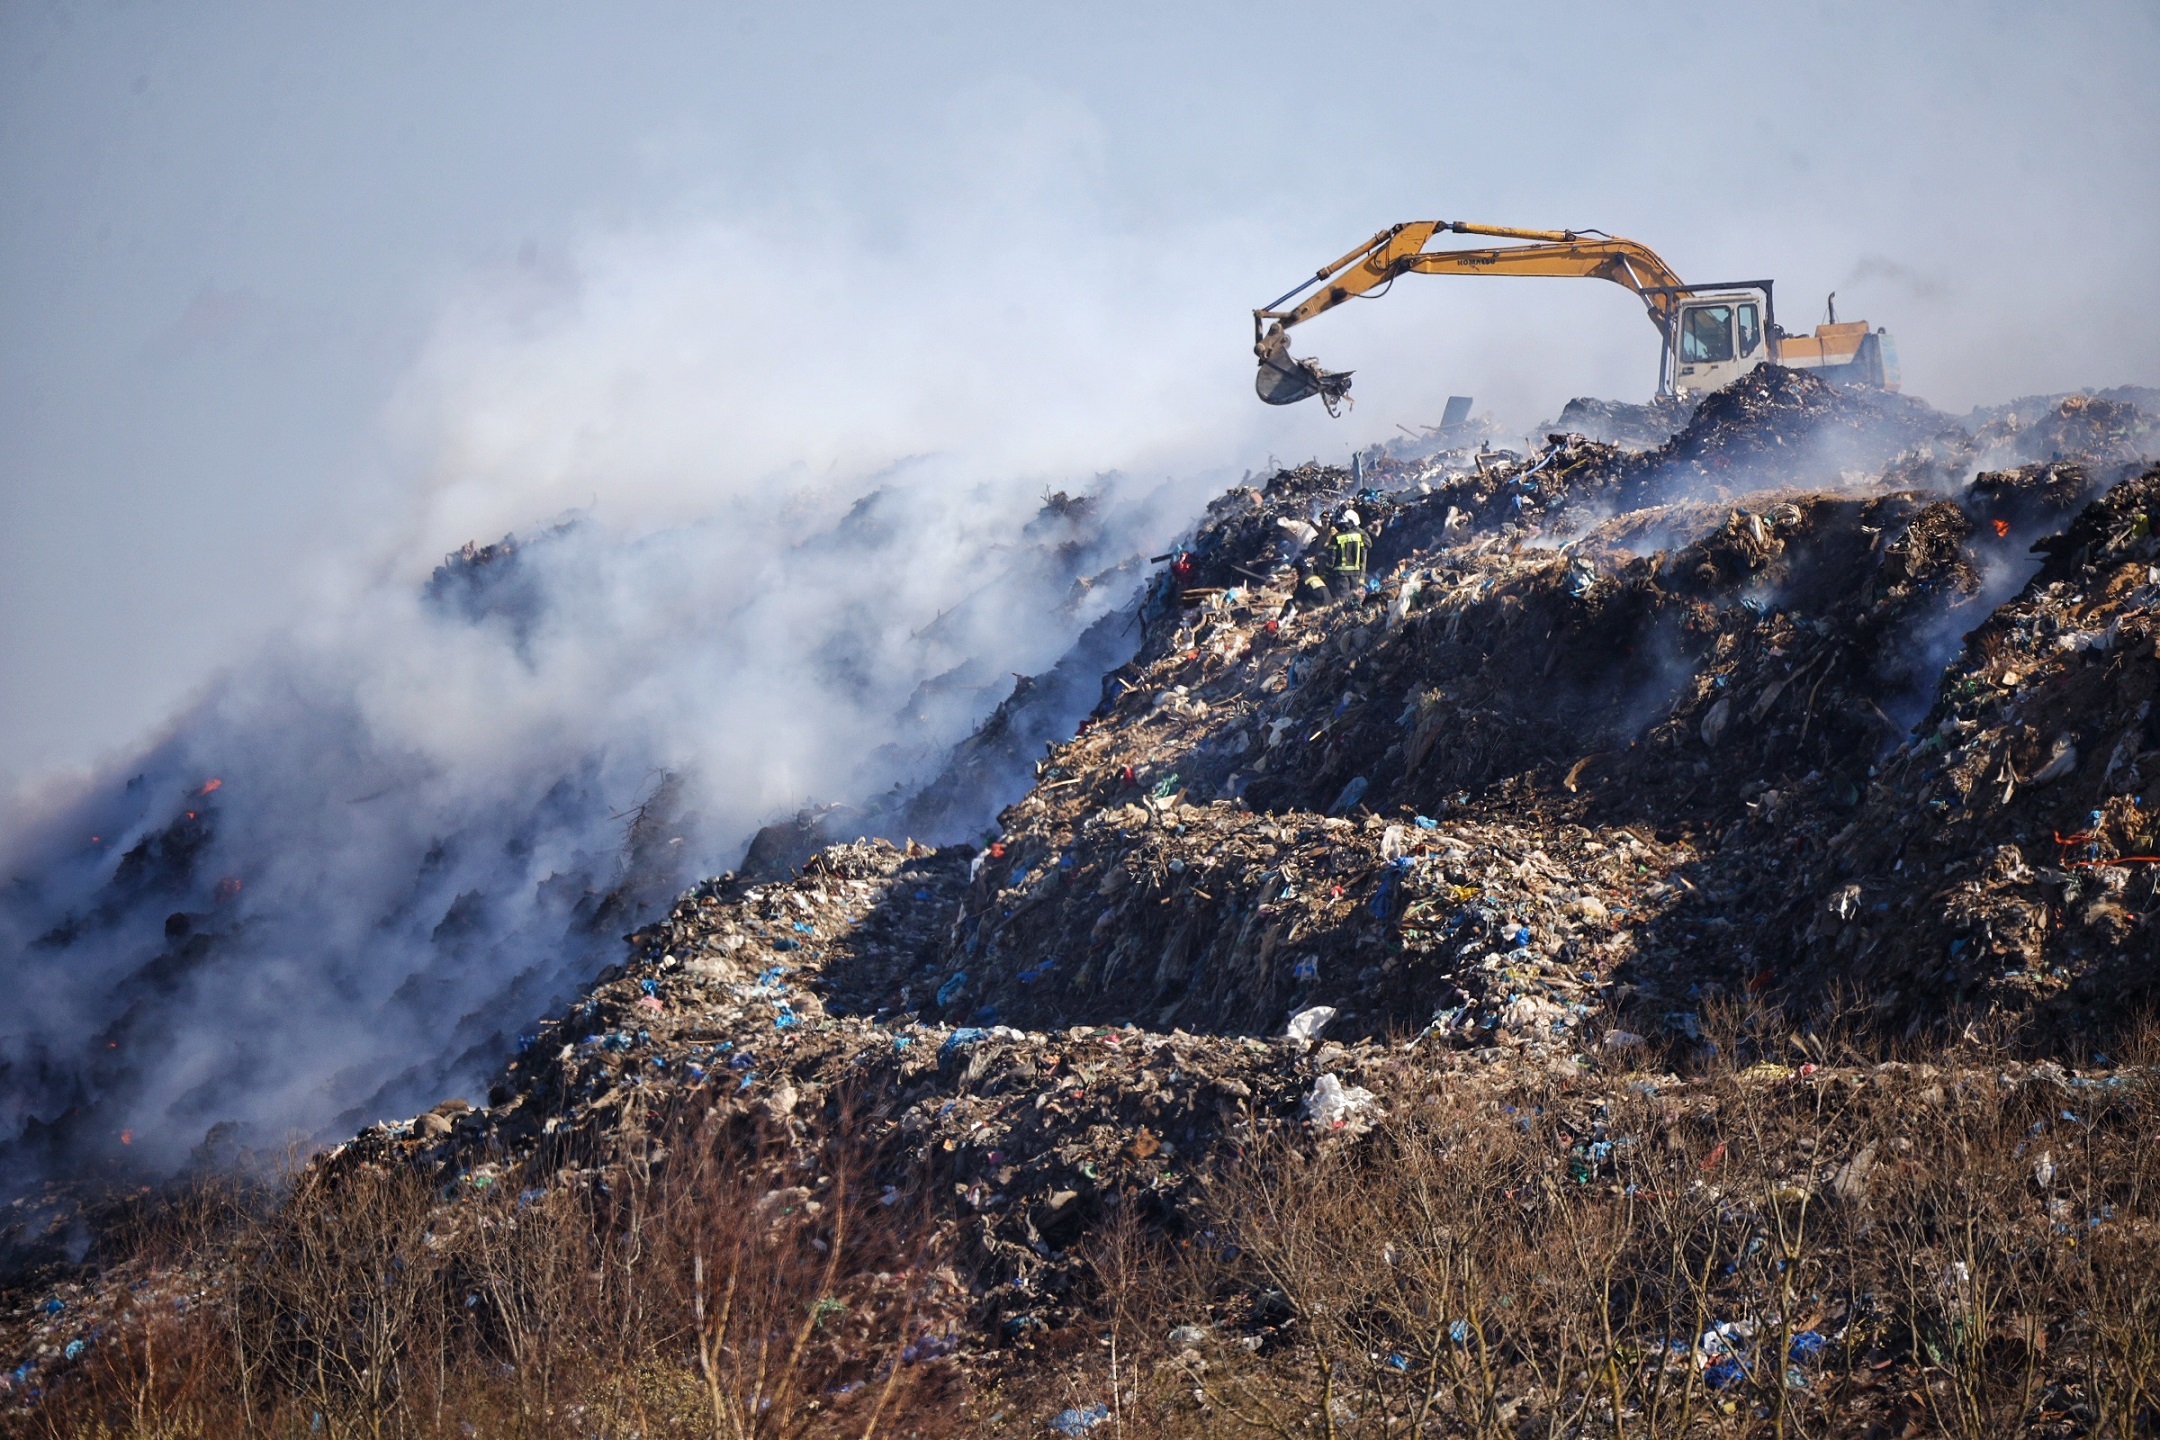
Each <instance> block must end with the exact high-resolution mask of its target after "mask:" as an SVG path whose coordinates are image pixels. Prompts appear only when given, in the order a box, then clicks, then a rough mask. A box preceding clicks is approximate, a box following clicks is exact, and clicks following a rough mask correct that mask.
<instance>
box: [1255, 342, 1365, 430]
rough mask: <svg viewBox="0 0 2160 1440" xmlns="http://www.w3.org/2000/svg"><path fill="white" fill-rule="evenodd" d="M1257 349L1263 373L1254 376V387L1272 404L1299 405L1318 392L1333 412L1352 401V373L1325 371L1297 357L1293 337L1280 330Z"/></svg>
mask: <svg viewBox="0 0 2160 1440" xmlns="http://www.w3.org/2000/svg"><path fill="white" fill-rule="evenodd" d="M1253 350H1254V352H1255V353H1256V354H1258V355H1259V357H1260V373H1259V374H1257V375H1255V376H1254V377H1253V390H1254V391H1255V392H1256V393H1257V394H1258V395H1259V396H1260V398H1261V399H1262V400H1265V401H1267V403H1268V404H1270V405H1295V404H1296V403H1297V402H1298V401H1300V400H1309V399H1311V398H1312V397H1313V396H1315V395H1318V396H1319V397H1320V403H1321V404H1323V405H1325V406H1327V409H1328V414H1330V415H1333V414H1335V413H1336V407H1337V406H1339V405H1343V404H1347V403H1348V400H1349V395H1350V372H1349V371H1348V370H1323V369H1322V368H1320V366H1319V365H1317V364H1315V363H1314V362H1313V361H1311V360H1299V359H1297V358H1295V357H1294V356H1292V355H1291V353H1290V341H1289V337H1287V336H1285V335H1283V334H1282V333H1280V332H1279V331H1278V332H1277V333H1275V334H1272V335H1269V336H1268V337H1267V338H1266V339H1264V340H1262V341H1261V342H1260V343H1259V344H1258V345H1256V346H1254V347H1253Z"/></svg>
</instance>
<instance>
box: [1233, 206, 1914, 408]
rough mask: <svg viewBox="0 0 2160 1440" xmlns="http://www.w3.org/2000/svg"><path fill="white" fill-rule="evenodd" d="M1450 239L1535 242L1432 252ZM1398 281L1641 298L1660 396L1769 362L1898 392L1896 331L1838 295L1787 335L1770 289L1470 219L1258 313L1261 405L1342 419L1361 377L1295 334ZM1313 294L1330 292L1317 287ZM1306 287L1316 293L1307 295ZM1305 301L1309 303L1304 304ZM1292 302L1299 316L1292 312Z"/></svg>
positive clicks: (1389, 246) (1685, 392) (1439, 227)
mask: <svg viewBox="0 0 2160 1440" xmlns="http://www.w3.org/2000/svg"><path fill="white" fill-rule="evenodd" d="M1447 234H1454V235H1477V236H1485V237H1490V238H1494V239H1501V240H1524V241H1529V242H1531V243H1529V244H1524V245H1499V246H1492V247H1488V248H1482V249H1438V250H1428V249H1427V248H1426V246H1427V245H1428V244H1430V243H1431V242H1432V241H1433V240H1434V239H1435V238H1436V237H1438V236H1441V235H1447ZM1398 275H1576V276H1587V277H1590V278H1594V279H1599V280H1610V281H1612V282H1613V283H1614V284H1616V285H1624V286H1626V287H1627V288H1628V289H1630V290H1632V291H1634V292H1635V293H1636V294H1637V295H1638V296H1640V297H1641V298H1642V302H1643V307H1644V309H1645V310H1647V311H1648V312H1649V316H1650V323H1651V324H1652V325H1655V326H1656V327H1657V332H1658V340H1659V344H1660V353H1659V358H1658V383H1657V394H1658V396H1659V398H1660V399H1666V398H1675V397H1677V398H1686V397H1689V396H1692V395H1699V394H1702V393H1704V392H1706V391H1710V390H1715V389H1718V388H1719V387H1720V386H1723V385H1725V384H1727V383H1729V382H1731V381H1733V380H1735V379H1737V378H1739V377H1740V376H1741V375H1744V374H1746V373H1747V372H1748V371H1750V370H1752V369H1754V368H1755V367H1756V366H1757V365H1759V364H1761V363H1763V362H1764V361H1769V362H1770V363H1772V364H1775V365H1784V366H1788V367H1790V368H1792V369H1796V370H1807V371H1810V372H1812V373H1814V374H1816V375H1819V376H1821V377H1822V378H1823V379H1825V380H1829V381H1832V382H1835V383H1838V384H1845V385H1861V386H1868V387H1872V388H1874V389H1879V390H1895V389H1897V388H1898V383H1899V377H1898V363H1897V350H1896V347H1895V346H1893V345H1892V344H1891V342H1890V333H1889V331H1887V330H1881V329H1870V328H1869V327H1868V324H1867V322H1866V321H1848V322H1846V323H1844V324H1839V323H1838V319H1837V297H1836V296H1835V295H1832V296H1831V297H1830V306H1829V318H1828V321H1827V323H1824V324H1821V325H1817V326H1816V327H1815V332H1814V333H1813V334H1812V335H1788V334H1787V333H1785V331H1784V330H1783V329H1782V328H1780V327H1779V325H1778V323H1777V312H1776V310H1775V309H1774V308H1773V300H1772V289H1773V286H1772V282H1770V281H1768V280H1723V281H1719V282H1717V283H1716V284H1710V285H1690V284H1687V283H1686V282H1685V281H1683V280H1681V278H1680V277H1679V276H1678V275H1676V274H1674V273H1673V270H1672V267H1671V266H1669V265H1667V264H1666V263H1665V262H1664V261H1663V260H1661V259H1659V258H1658V256H1657V253H1656V252H1655V251H1653V250H1651V249H1650V247H1649V246H1647V245H1643V244H1640V243H1638V242H1636V241H1633V240H1623V239H1620V238H1619V237H1618V236H1614V235H1608V234H1606V233H1605V232H1604V231H1602V230H1522V229H1516V228H1514V227H1511V226H1505V225H1473V224H1471V223H1469V222H1468V221H1463V220H1413V221H1409V222H1407V223H1405V224H1401V225H1395V226H1392V227H1390V228H1388V229H1386V230H1382V231H1381V232H1380V233H1379V234H1377V235H1375V236H1373V237H1372V239H1370V240H1368V241H1366V242H1365V243H1364V244H1363V245H1360V246H1358V247H1357V248H1356V249H1355V250H1352V251H1351V252H1350V253H1349V254H1347V255H1344V256H1343V257H1342V258H1340V259H1338V260H1336V261H1334V262H1333V263H1332V264H1328V265H1323V266H1321V267H1320V269H1319V270H1317V271H1316V272H1314V274H1313V275H1312V277H1311V278H1309V279H1306V280H1303V281H1300V282H1299V283H1298V284H1297V285H1295V286H1293V287H1292V288H1291V289H1290V290H1289V291H1288V292H1286V293H1285V294H1283V295H1281V296H1280V297H1278V298H1277V299H1275V300H1274V301H1272V302H1270V303H1269V304H1268V305H1266V306H1264V307H1262V308H1261V309H1258V310H1255V311H1253V353H1254V354H1256V355H1258V356H1259V357H1260V373H1259V374H1258V376H1256V377H1255V379H1254V381H1253V388H1254V389H1255V390H1256V391H1258V392H1259V395H1260V398H1261V399H1262V400H1265V401H1266V402H1267V403H1268V404H1270V405H1291V404H1295V403H1296V402H1298V401H1300V400H1307V399H1311V398H1312V397H1313V396H1315V395H1317V396H1319V397H1320V400H1321V403H1322V404H1324V405H1325V406H1326V407H1327V409H1328V413H1329V414H1331V415H1332V414H1336V413H1338V411H1339V407H1341V406H1343V405H1346V404H1347V403H1348V401H1349V394H1350V374H1351V372H1349V371H1347V370H1328V369H1325V368H1323V367H1322V366H1321V365H1320V364H1319V363H1318V362H1316V361H1313V360H1301V359H1296V358H1293V357H1292V356H1291V354H1290V334H1289V332H1290V330H1291V328H1292V327H1294V326H1297V325H1302V324H1304V323H1305V322H1306V321H1307V320H1310V319H1312V318H1313V317H1314V316H1315V315H1319V314H1321V313H1323V312H1325V311H1328V310H1332V309H1334V308H1335V307H1336V306H1337V305H1340V304H1342V303H1343V302H1344V301H1347V300H1356V299H1364V298H1375V297H1377V296H1379V295H1383V294H1386V293H1387V290H1388V288H1389V287H1391V286H1392V285H1393V284H1394V281H1395V278H1396V277H1397V276H1398ZM1314 286H1318V287H1320V288H1318V289H1317V290H1312V287H1314ZM1308 290H1312V293H1311V294H1305V292H1306V291H1308ZM1300 295H1304V296H1305V298H1304V299H1302V300H1299V299H1298V297H1299V296H1300ZM1293 301H1295V302H1296V303H1295V304H1292V303H1291V302H1293ZM1286 305H1288V306H1289V307H1290V308H1288V309H1284V308H1283V307H1284V306H1286Z"/></svg>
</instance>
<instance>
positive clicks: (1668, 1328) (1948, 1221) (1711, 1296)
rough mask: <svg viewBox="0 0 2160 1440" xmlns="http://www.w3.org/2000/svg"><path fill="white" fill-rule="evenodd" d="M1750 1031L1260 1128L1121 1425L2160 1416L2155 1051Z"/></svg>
mask: <svg viewBox="0 0 2160 1440" xmlns="http://www.w3.org/2000/svg"><path fill="white" fill-rule="evenodd" d="M1715 1038H1716V1039H1717V1040H1718V1042H1719V1043H1718V1047H1717V1049H1716V1051H1715V1056H1716V1058H1713V1059H1711V1060H1709V1061H1707V1063H1705V1064H1703V1065H1702V1067H1701V1071H1700V1073H1699V1074H1698V1075H1696V1076H1695V1077H1694V1079H1695V1081H1696V1083H1695V1084H1693V1085H1690V1086H1688V1087H1685V1088H1684V1089H1682V1088H1677V1087H1673V1086H1671V1085H1665V1086H1660V1085H1658V1084H1656V1083H1653V1082H1649V1081H1645V1082H1642V1083H1640V1084H1638V1085H1637V1086H1634V1087H1631V1088H1623V1089H1620V1090H1618V1091H1617V1092H1609V1091H1608V1092H1602V1093H1601V1094H1599V1095H1598V1096H1594V1097H1586V1096H1585V1095H1584V1094H1583V1092H1582V1091H1581V1089H1580V1087H1572V1088H1563V1087H1562V1086H1560V1085H1559V1084H1558V1083H1557V1082H1553V1083H1548V1082H1544V1081H1540V1080H1518V1081H1514V1082H1503V1081H1498V1080H1487V1081H1463V1080H1448V1081H1435V1082H1434V1084H1435V1088H1434V1089H1433V1090H1432V1092H1431V1093H1429V1094H1426V1095H1422V1096H1421V1095H1398V1096H1396V1097H1394V1098H1393V1106H1392V1114H1391V1115H1390V1117H1389V1118H1388V1119H1387V1120H1386V1121H1385V1122H1384V1123H1383V1124H1382V1125H1381V1126H1380V1127H1379V1128H1378V1129H1377V1130H1375V1131H1374V1132H1373V1133H1372V1134H1371V1135H1369V1136H1367V1137H1365V1138H1364V1139H1363V1140H1361V1141H1358V1142H1356V1143H1354V1144H1345V1143H1342V1142H1340V1141H1339V1140H1327V1141H1322V1142H1320V1143H1318V1144H1314V1143H1313V1142H1311V1141H1306V1140H1302V1139H1298V1140H1293V1139H1288V1138H1281V1139H1277V1140H1274V1141H1270V1142H1268V1143H1266V1144H1263V1145H1262V1146H1260V1147H1258V1148H1256V1149H1254V1150H1252V1151H1250V1152H1248V1153H1247V1155H1246V1156H1245V1157H1243V1159H1242V1160H1241V1161H1240V1162H1239V1163H1238V1164H1237V1165H1236V1166H1235V1167H1234V1168H1232V1169H1229V1170H1226V1171H1225V1172H1223V1173H1221V1174H1220V1175H1219V1176H1218V1177H1217V1178H1216V1180H1215V1181H1214V1184H1213V1196H1214V1207H1215V1227H1214V1230H1213V1232H1212V1238H1210V1239H1204V1240H1203V1243H1195V1244H1192V1245H1191V1246H1189V1247H1187V1248H1182V1249H1178V1250H1176V1251H1175V1252H1174V1253H1176V1254H1177V1255H1179V1256H1181V1257H1183V1261H1182V1263H1181V1264H1180V1265H1178V1266H1176V1267H1161V1268H1158V1271H1157V1274H1158V1275H1159V1276H1164V1277H1168V1276H1169V1275H1171V1273H1172V1270H1173V1269H1174V1271H1175V1278H1174V1279H1173V1278H1163V1279H1161V1280H1159V1281H1158V1283H1157V1286H1156V1290H1157V1291H1158V1293H1157V1294H1155V1295H1154V1296H1152V1297H1149V1298H1148V1299H1147V1300H1146V1301H1145V1306H1146V1308H1148V1309H1149V1310H1150V1312H1151V1313H1153V1314H1157V1315H1160V1316H1163V1317H1166V1318H1165V1319H1164V1320H1163V1321H1161V1322H1159V1323H1158V1326H1157V1329H1156V1331H1155V1332H1154V1333H1152V1334H1150V1335H1148V1336H1146V1337H1145V1343H1132V1342H1128V1345H1127V1348H1126V1353H1125V1356H1124V1359H1125V1363H1126V1365H1127V1367H1128V1373H1129V1374H1130V1373H1132V1371H1133V1368H1134V1367H1137V1368H1138V1370H1139V1372H1140V1373H1141V1374H1142V1375H1143V1376H1144V1377H1145V1378H1144V1379H1143V1380H1142V1381H1141V1383H1139V1384H1138V1385H1137V1387H1132V1388H1130V1389H1129V1390H1127V1391H1124V1392H1119V1391H1115V1390H1113V1389H1111V1388H1110V1387H1107V1386H1106V1385H1105V1383H1104V1382H1105V1381H1106V1380H1107V1376H1106V1375H1104V1374H1102V1373H1101V1369H1102V1367H1100V1366H1098V1367H1097V1373H1096V1375H1095V1376H1094V1377H1093V1380H1094V1386H1095V1390H1094V1393H1097V1394H1117V1395H1118V1396H1119V1404H1118V1407H1117V1411H1116V1413H1115V1415H1114V1416H1113V1417H1112V1423H1114V1424H1115V1425H1116V1427H1117V1430H1116V1432H1113V1433H1123V1432H1130V1433H1133V1434H1159V1435H1183V1434H1195V1435H1197V1434H1228V1433H1256V1434H1263V1435H1275V1436H1282V1437H1293V1436H1294V1437H1301V1440H1303V1437H1313V1436H1321V1437H1330V1440H1333V1437H1342V1440H1349V1437H1366V1436H1428V1435H1431V1436H1439V1435H1447V1436H1458V1435H1459V1436H1493V1437H1498V1436H1508V1437H1511V1440H1512V1437H1524V1436H1531V1435H1548V1436H1559V1435H1570V1436H1612V1437H1649V1436H1681V1435H1731V1436H1743V1435H1749V1436H1752V1435H1763V1436H1779V1437H1784V1436H1818V1435H1822V1436H1828V1435H1849V1434H1866V1433H1878V1434H1884V1435H1902V1434H1931V1435H1950V1436H1972V1437H1979V1436H1999V1435H2009V1434H2035V1435H2043V1434H2044V1435H2065V1436H2067V1435H2073V1434H2074V1435H2081V1436H2110V1437H2117V1440H2130V1437H2133V1436H2141V1435H2153V1434H2155V1433H2160V1388H2156V1381H2155V1377H2156V1375H2160V1189H2156V1187H2160V1144H2155V1141H2156V1139H2160V1093H2156V1090H2155V1087H2154V1084H2153V1082H2152V1080H2151V1078H2150V1071H2149V1070H2148V1071H2140V1070H2138V1069H2136V1068H2135V1067H2125V1068H2124V1069H2123V1070H2121V1071H2118V1072H2117V1077H2116V1078H2114V1079H2112V1080H2111V1081H2110V1082H2109V1083H2106V1084H2097V1085H2092V1084H2087V1085H2078V1084H2068V1083H2062V1084H2058V1083H2054V1082H2052V1081H2050V1080H2048V1079H2044V1078H2043V1079H2037V1080H2032V1079H2029V1080H2027V1081H2026V1082H2024V1083H2021V1084H2017V1085H2015V1086H2012V1085H2006V1084H2004V1083H2003V1082H2002V1080H2001V1078H2000V1062H2001V1059H2002V1057H2001V1055H2000V1054H1999V1053H1997V1052H1995V1051H1993V1050H1992V1049H1990V1048H1989V1047H1986V1046H1982V1045H1977V1044H1961V1045H1960V1046H1958V1047H1956V1048H1953V1049H1949V1050H1940V1049H1939V1050H1938V1051H1937V1052H1936V1053H1934V1054H1932V1055H1928V1056H1925V1057H1918V1056H1909V1057H1907V1058H1906V1059H1903V1060H1900V1061H1898V1062H1895V1063H1894V1064H1892V1065H1891V1066H1890V1067H1889V1068H1887V1069H1879V1068H1878V1067H1877V1065H1876V1064H1875V1063H1868V1064H1852V1063H1847V1064H1843V1065H1834V1064H1830V1063H1828V1062H1831V1061H1834V1060H1835V1059H1837V1058H1838V1055H1837V1053H1836V1052H1838V1050H1839V1047H1838V1046H1836V1045H1834V1044H1826V1043H1825V1042H1824V1041H1822V1040H1821V1039H1819V1038H1817V1037H1813V1036H1795V1035H1792V1034H1790V1033H1788V1032H1785V1031H1783V1030H1782V1029H1780V1028H1777V1027H1775V1026H1774V1025H1772V1024H1771V1023H1769V1022H1768V1021H1766V1020H1765V1019H1764V1018H1762V1017H1755V1018H1753V1019H1752V1020H1748V1021H1746V1022H1744V1023H1743V1022H1741V1021H1728V1022H1727V1024H1726V1025H1725V1026H1724V1027H1723V1029H1722V1031H1721V1033H1719V1034H1717V1035H1716V1037H1715ZM2142 1048H2143V1049H2144V1050H2145V1051H2146V1052H2148V1053H2144V1054H2142V1055H2140V1056H2139V1057H2135V1058H2136V1059H2138V1060H2139V1061H2140V1062H2142V1063H2144V1064H2149V1063H2150V1062H2151V1061H2152V1060H2153V1059H2155V1058H2156V1057H2155V1056H2154V1055H2152V1054H2151V1053H2149V1052H2150V1050H2151V1048H2152V1047H2151V1046H2149V1045H2147V1046H2144V1047H2142ZM1770 1057H1776V1058H1775V1059H1772V1058H1770ZM1845 1058H1846V1059H1847V1060H1848V1061H1850V1060H1851V1059H1852V1058H1853V1057H1851V1056H1850V1055H1849V1054H1848V1055H1846V1056H1845ZM1804 1064H1815V1065H1818V1066H1819V1067H1820V1068H1819V1069H1818V1070H1817V1071H1816V1073H1815V1074H1814V1075H1813V1076H1809V1075H1803V1074H1801V1073H1799V1067H1800V1066H1802V1065H1804ZM2064 1079H2065V1080H2066V1081H2067V1079H2068V1077H2064ZM1231 1242H1234V1243H1231ZM1131 1303H1133V1302H1128V1304H1131ZM1178 1324H1189V1325H1192V1326H1194V1327H1197V1329H1198V1330H1199V1332H1200V1337H1201V1338H1199V1339H1198V1340H1197V1342H1196V1343H1193V1342H1194V1337H1193V1335H1192V1333H1191V1332H1186V1333H1185V1334H1184V1335H1183V1336H1182V1337H1181V1339H1180V1340H1179V1341H1175V1342H1173V1341H1171V1340H1170V1339H1169V1338H1168V1337H1167V1330H1168V1328H1169V1327H1170V1326H1174V1325H1178ZM1062 1384H1063V1387H1064V1390H1065V1392H1066V1393H1082V1392H1084V1391H1085V1390H1086V1389H1087V1386H1086V1384H1085V1383H1078V1382H1075V1381H1073V1380H1071V1379H1070V1378H1066V1379H1064V1380H1063V1381H1062ZM1128 1384H1130V1382H1128Z"/></svg>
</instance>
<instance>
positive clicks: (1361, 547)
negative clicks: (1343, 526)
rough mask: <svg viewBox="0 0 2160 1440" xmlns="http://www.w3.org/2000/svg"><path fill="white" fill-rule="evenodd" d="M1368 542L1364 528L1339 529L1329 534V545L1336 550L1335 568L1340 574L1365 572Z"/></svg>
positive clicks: (1360, 573)
mask: <svg viewBox="0 0 2160 1440" xmlns="http://www.w3.org/2000/svg"><path fill="white" fill-rule="evenodd" d="M1369 543H1370V542H1368V541H1367V540H1366V539H1365V532H1364V531H1362V530H1338V531H1336V532H1335V533H1334V534H1333V535H1330V536H1328V545H1329V546H1330V547H1331V548H1332V549H1333V550H1334V552H1335V563H1334V570H1335V573H1337V574H1338V575H1362V574H1364V573H1365V550H1366V547H1367V545H1368V544H1369Z"/></svg>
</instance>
